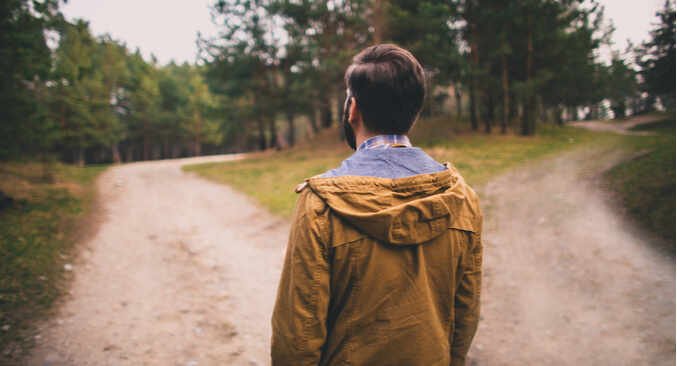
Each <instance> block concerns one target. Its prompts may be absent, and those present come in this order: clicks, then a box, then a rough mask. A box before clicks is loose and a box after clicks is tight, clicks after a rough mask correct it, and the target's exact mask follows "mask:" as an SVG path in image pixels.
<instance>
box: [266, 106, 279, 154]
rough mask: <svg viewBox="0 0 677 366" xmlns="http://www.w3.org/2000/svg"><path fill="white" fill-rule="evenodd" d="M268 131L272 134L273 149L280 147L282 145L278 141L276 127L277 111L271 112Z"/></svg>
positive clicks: (271, 143) (271, 146) (271, 144)
mask: <svg viewBox="0 0 677 366" xmlns="http://www.w3.org/2000/svg"><path fill="white" fill-rule="evenodd" d="M268 132H269V134H270V144H269V145H268V146H270V148H271V149H279V147H280V145H279V144H278V143H277V128H276V127H275V113H269V115H268Z"/></svg>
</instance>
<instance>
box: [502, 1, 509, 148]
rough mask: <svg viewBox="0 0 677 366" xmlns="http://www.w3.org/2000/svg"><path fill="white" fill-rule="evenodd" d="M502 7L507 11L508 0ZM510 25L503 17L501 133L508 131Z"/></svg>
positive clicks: (504, 11)
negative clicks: (508, 48)
mask: <svg viewBox="0 0 677 366" xmlns="http://www.w3.org/2000/svg"><path fill="white" fill-rule="evenodd" d="M501 7H502V8H503V9H502V10H503V14H505V13H506V12H507V9H506V8H507V0H502V1H501ZM507 32H508V26H507V22H506V20H505V17H504V19H503V34H502V35H501V69H502V74H503V80H502V81H503V83H502V85H501V86H502V88H503V114H502V115H501V134H503V135H505V134H506V133H507V131H508V114H509V111H508V104H509V97H508V93H509V91H508V54H507V45H506V42H505V37H507Z"/></svg>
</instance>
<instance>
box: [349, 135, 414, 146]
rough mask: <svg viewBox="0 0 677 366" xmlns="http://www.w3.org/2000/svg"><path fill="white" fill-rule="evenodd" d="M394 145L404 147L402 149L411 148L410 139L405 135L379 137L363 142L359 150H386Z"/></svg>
mask: <svg viewBox="0 0 677 366" xmlns="http://www.w3.org/2000/svg"><path fill="white" fill-rule="evenodd" d="M393 145H404V146H401V147H411V142H409V137H407V136H405V135H379V136H374V137H372V138H370V139H369V140H367V141H365V142H363V143H362V144H361V145H360V147H358V148H357V150H362V149H386V148H389V147H392V146H393Z"/></svg>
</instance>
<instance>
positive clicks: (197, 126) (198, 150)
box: [193, 108, 202, 156]
mask: <svg viewBox="0 0 677 366" xmlns="http://www.w3.org/2000/svg"><path fill="white" fill-rule="evenodd" d="M193 116H194V118H195V156H200V155H201V154H202V140H201V138H202V131H200V130H201V129H202V126H200V122H201V121H200V111H199V110H198V109H197V108H196V109H195V112H194V114H193Z"/></svg>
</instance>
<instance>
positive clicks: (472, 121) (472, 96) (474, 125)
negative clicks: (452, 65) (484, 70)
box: [470, 82, 479, 131]
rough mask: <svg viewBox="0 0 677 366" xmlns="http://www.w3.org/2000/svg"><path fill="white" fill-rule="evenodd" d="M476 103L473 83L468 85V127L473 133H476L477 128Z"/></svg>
mask: <svg viewBox="0 0 677 366" xmlns="http://www.w3.org/2000/svg"><path fill="white" fill-rule="evenodd" d="M476 103H477V101H476V100H475V83H474V82H472V83H470V126H471V127H472V130H473V131H477V130H478V129H479V126H478V124H477V106H476Z"/></svg>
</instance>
